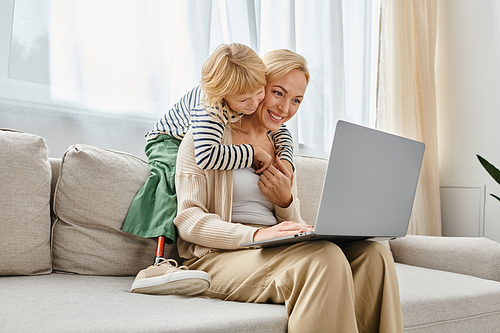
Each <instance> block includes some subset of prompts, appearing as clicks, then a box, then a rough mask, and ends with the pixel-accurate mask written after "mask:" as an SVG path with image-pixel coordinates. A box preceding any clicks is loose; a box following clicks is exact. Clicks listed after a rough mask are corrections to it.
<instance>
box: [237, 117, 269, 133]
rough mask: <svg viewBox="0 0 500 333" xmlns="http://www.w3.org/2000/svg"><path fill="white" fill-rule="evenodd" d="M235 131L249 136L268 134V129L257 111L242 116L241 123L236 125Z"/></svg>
mask: <svg viewBox="0 0 500 333" xmlns="http://www.w3.org/2000/svg"><path fill="white" fill-rule="evenodd" d="M235 131H237V132H239V134H240V135H242V136H247V137H261V136H264V135H265V136H267V129H266V128H265V127H263V126H262V124H261V123H260V121H259V119H258V118H257V116H256V114H255V113H253V114H251V115H249V116H246V115H245V116H243V117H241V120H240V124H239V126H236V128H235Z"/></svg>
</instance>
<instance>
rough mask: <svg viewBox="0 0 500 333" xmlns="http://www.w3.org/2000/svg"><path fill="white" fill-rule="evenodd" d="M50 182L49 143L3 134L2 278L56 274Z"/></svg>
mask: <svg viewBox="0 0 500 333" xmlns="http://www.w3.org/2000/svg"><path fill="white" fill-rule="evenodd" d="M50 180H51V169H50V164H49V162H48V149H47V146H46V144H45V141H44V140H43V139H42V138H41V137H39V136H36V135H33V134H27V133H22V132H17V131H11V130H0V184H1V191H0V230H1V232H0V244H1V246H0V249H1V250H0V275H32V274H47V273H50V272H51V271H52V259H51V255H50Z"/></svg>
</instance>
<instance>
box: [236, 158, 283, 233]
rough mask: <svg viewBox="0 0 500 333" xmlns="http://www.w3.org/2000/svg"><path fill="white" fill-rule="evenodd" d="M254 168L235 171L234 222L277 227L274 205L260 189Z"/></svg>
mask: <svg viewBox="0 0 500 333" xmlns="http://www.w3.org/2000/svg"><path fill="white" fill-rule="evenodd" d="M258 183H259V175H257V174H256V173H255V170H254V169H253V168H245V169H236V170H233V210H232V218H231V219H232V222H237V223H251V224H261V225H275V224H276V223H277V221H276V217H275V216H274V205H273V203H272V202H271V201H269V200H268V199H267V198H266V196H265V195H264V194H263V193H262V191H261V190H260V187H259V184H258Z"/></svg>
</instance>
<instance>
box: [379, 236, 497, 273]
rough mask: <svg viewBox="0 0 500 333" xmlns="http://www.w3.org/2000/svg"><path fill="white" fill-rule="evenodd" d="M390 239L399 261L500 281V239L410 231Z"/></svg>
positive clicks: (394, 253)
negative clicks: (445, 235)
mask: <svg viewBox="0 0 500 333" xmlns="http://www.w3.org/2000/svg"><path fill="white" fill-rule="evenodd" d="M389 243H390V247H391V251H392V254H393V256H394V261H396V262H399V263H402V264H407V265H412V266H420V267H424V268H430V269H437V270H442V271H448V272H453V273H459V274H466V275H471V276H475V277H479V278H483V279H488V280H495V281H500V243H497V242H495V241H492V240H489V239H487V238H484V237H434V236H413V235H412V236H410V235H409V236H406V237H403V238H399V239H396V240H392V241H390V242H389Z"/></svg>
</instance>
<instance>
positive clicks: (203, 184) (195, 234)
mask: <svg viewBox="0 0 500 333" xmlns="http://www.w3.org/2000/svg"><path fill="white" fill-rule="evenodd" d="M222 143H223V144H227V145H229V144H232V137H231V129H230V128H228V127H226V128H225V130H224V136H223V138H222ZM175 187H176V191H177V205H178V207H177V217H176V218H175V220H174V224H175V225H176V227H177V230H178V232H179V238H178V239H177V249H178V251H179V255H180V256H181V257H182V258H184V259H191V258H194V257H197V258H201V257H203V256H204V255H206V254H207V253H209V252H211V251H216V250H238V249H242V248H241V247H240V244H241V243H246V242H251V241H252V240H253V235H254V233H255V232H256V231H257V229H259V227H255V226H252V225H245V224H241V223H232V222H230V221H231V211H232V203H233V171H232V170H203V169H201V168H200V167H199V166H198V165H197V164H196V158H195V152H194V141H193V133H192V130H191V129H190V130H189V131H188V132H187V133H186V136H185V137H184V139H183V140H182V143H181V145H180V147H179V153H178V156H177V165H176V176H175ZM291 192H292V197H293V198H292V203H291V204H290V205H289V206H288V207H286V208H281V207H279V206H276V205H275V206H274V208H275V215H276V219H277V222H278V223H280V222H283V221H294V222H298V223H303V224H305V222H304V220H303V219H302V218H301V217H300V204H299V200H298V198H297V185H296V183H295V182H294V183H293V184H292V189H291Z"/></svg>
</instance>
